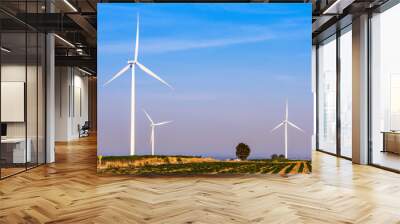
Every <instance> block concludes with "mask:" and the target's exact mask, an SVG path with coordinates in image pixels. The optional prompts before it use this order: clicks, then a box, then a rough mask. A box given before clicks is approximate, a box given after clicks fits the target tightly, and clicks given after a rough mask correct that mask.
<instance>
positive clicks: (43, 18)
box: [0, 0, 387, 73]
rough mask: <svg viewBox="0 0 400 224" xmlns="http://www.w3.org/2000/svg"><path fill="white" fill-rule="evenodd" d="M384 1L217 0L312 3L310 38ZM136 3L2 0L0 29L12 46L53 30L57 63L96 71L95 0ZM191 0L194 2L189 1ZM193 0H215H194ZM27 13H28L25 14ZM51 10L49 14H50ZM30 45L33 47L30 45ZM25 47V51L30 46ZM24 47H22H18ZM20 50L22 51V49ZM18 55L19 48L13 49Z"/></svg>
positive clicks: (81, 0) (88, 0)
mask: <svg viewBox="0 0 400 224" xmlns="http://www.w3.org/2000/svg"><path fill="white" fill-rule="evenodd" d="M385 1H387V0H267V1H265V0H250V1H249V0H229V1H228V0H219V2H270V3H275V2H285V3H299V2H307V3H312V4H313V33H312V35H313V39H314V41H315V39H317V37H318V36H320V35H321V33H323V32H326V30H328V28H329V27H331V26H333V24H335V23H336V22H337V21H338V20H340V19H342V18H344V17H345V16H347V15H349V14H351V15H355V14H357V12H361V11H365V10H368V9H371V8H374V7H376V6H379V5H381V4H383V3H384V2H385ZM110 2H139V1H132V0H47V1H46V0H1V2H0V22H1V30H2V32H3V33H6V34H4V35H3V36H4V38H6V39H7V38H8V39H9V40H7V41H14V42H15V43H14V44H11V45H14V46H11V45H10V46H11V47H14V48H16V49H19V48H18V46H24V45H23V44H24V43H21V41H24V40H21V34H18V33H21V32H25V30H28V31H32V32H36V31H39V32H54V33H56V34H57V37H56V38H55V44H56V51H55V52H56V65H63V66H64V65H69V66H79V67H81V68H84V69H86V70H88V71H91V72H93V73H96V63H97V62H96V57H97V54H96V52H97V50H96V49H97V46H96V38H97V35H96V30H97V15H96V9H97V3H110ZM140 2H188V1H186V0H172V1H171V0H141V1H140ZM191 2H193V1H191ZM196 2H215V1H212V0H197V1H196ZM26 12H27V13H26ZM50 12H51V13H50ZM30 46H34V45H33V44H32V45H29V47H30ZM29 47H28V52H30V49H29ZM21 49H23V48H21ZM21 53H23V52H21ZM15 54H18V50H16V51H15Z"/></svg>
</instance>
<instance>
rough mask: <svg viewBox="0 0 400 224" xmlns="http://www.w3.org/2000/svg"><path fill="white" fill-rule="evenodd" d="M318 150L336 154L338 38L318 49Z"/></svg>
mask: <svg viewBox="0 0 400 224" xmlns="http://www.w3.org/2000/svg"><path fill="white" fill-rule="evenodd" d="M317 63H318V99H317V100H318V102H317V103H318V149H319V150H323V151H326V152H330V153H336V36H335V35H334V36H332V37H331V38H329V39H327V40H326V41H324V42H323V43H321V44H320V45H319V47H318V62H317Z"/></svg>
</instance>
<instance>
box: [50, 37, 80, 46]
mask: <svg viewBox="0 0 400 224" xmlns="http://www.w3.org/2000/svg"><path fill="white" fill-rule="evenodd" d="M54 36H55V37H57V38H58V39H59V40H61V41H62V42H64V43H66V44H67V45H69V46H70V47H73V48H75V45H73V44H72V43H71V42H69V41H68V40H66V39H64V38H62V37H60V36H59V35H57V34H54Z"/></svg>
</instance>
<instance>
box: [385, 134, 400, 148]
mask: <svg viewBox="0 0 400 224" xmlns="http://www.w3.org/2000/svg"><path fill="white" fill-rule="evenodd" d="M382 133H383V151H382V152H392V153H397V154H400V132H399V131H384V132H382Z"/></svg>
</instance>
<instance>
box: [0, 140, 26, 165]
mask: <svg viewBox="0 0 400 224" xmlns="http://www.w3.org/2000/svg"><path fill="white" fill-rule="evenodd" d="M26 142H27V143H28V144H27V146H28V147H26V151H25V144H26ZM26 142H25V138H5V139H1V147H2V149H1V154H2V155H1V157H2V159H5V160H6V162H8V163H26V162H31V160H32V153H31V145H32V141H31V139H29V138H28V139H26Z"/></svg>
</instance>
